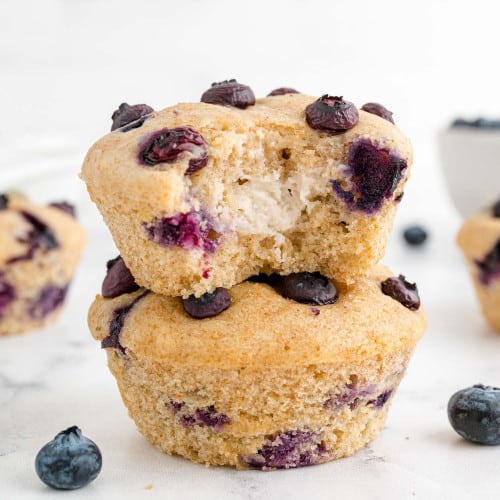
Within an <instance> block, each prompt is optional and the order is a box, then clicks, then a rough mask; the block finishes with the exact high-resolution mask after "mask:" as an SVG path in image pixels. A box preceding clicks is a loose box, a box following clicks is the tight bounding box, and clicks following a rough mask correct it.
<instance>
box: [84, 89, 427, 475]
mask: <svg viewBox="0 0 500 500" xmlns="http://www.w3.org/2000/svg"><path fill="white" fill-rule="evenodd" d="M201 101H202V102H200V103H190V104H187V103H183V104H178V105H176V106H174V107H170V108H166V109H164V110H162V111H159V112H155V111H153V110H152V108H150V107H149V106H146V105H135V106H128V105H126V104H122V105H121V106H120V108H119V109H118V110H117V111H116V112H115V113H114V115H113V128H112V130H113V132H112V133H111V134H108V135H107V136H105V137H104V138H102V139H101V140H99V141H98V142H97V143H96V144H95V145H94V146H93V147H92V148H91V150H90V151H89V153H88V154H87V157H86V160H85V163H84V165H83V168H82V178H83V179H84V180H85V182H86V183H87V188H88V190H89V193H90V196H91V197H92V199H93V201H94V202H95V203H96V204H97V206H98V208H99V210H100V211H101V213H102V215H103V217H104V220H105V222H106V223H107V225H108V226H109V228H110V230H111V233H112V235H113V238H114V240H115V243H116V245H117V247H118V248H119V250H120V254H121V256H120V257H118V258H116V259H114V260H112V261H110V262H109V263H108V273H107V275H106V278H105V280H104V282H103V287H102V295H100V296H97V298H96V300H95V301H94V303H93V304H92V306H91V308H90V311H89V326H90V329H91V331H92V334H93V336H94V337H95V338H96V339H97V340H100V341H101V344H102V346H103V347H105V348H106V349H107V353H108V361H109V366H110V369H111V371H112V372H113V374H114V375H115V377H116V379H117V381H118V386H119V388H120V392H121V394H122V397H123V400H124V402H125V404H126V406H127V408H128V410H129V413H130V415H131V417H132V418H133V419H134V420H135V422H136V424H137V426H138V428H139V430H140V431H141V432H142V433H143V434H144V435H145V436H146V437H147V438H148V439H149V440H150V441H151V442H152V443H153V444H155V445H156V446H158V447H159V448H160V449H162V450H163V451H165V452H167V453H174V454H179V455H182V456H185V457H187V458H189V459H191V460H193V461H196V462H201V463H205V464H209V465H232V466H236V467H238V468H257V469H262V470H270V469H279V468H291V467H298V466H303V465H312V464H316V463H322V462H326V461H329V460H332V459H335V458H339V457H342V456H347V455H350V454H352V453H353V452H355V451H356V450H357V449H359V448H360V447H362V446H364V445H365V444H366V443H367V442H369V441H370V440H372V439H373V438H374V437H375V436H376V435H377V433H378V432H379V431H380V430H381V428H382V427H383V424H384V420H385V416H386V413H387V409H388V406H389V402H390V400H391V398H392V396H393V394H394V391H395V389H396V387H397V385H398V383H399V381H400V380H401V378H402V376H403V374H404V371H405V368H406V365H407V363H408V361H409V358H410V356H411V354H412V351H413V349H414V347H415V344H416V342H417V341H418V339H419V338H420V337H421V335H422V334H423V332H424V329H425V317H424V314H423V312H422V311H421V310H420V308H419V306H420V300H419V298H418V292H417V290H416V287H415V285H413V284H411V283H409V282H407V281H406V279H405V278H404V277H403V276H399V277H394V276H392V273H391V272H390V271H389V270H388V269H387V268H385V267H383V266H380V265H378V264H377V263H378V261H379V260H380V259H381V257H382V256H383V254H384V251H385V244H386V238H387V235H388V233H389V232H390V230H391V226H392V220H393V217H394V213H395V211H396V208H397V203H398V202H399V201H400V200H401V198H402V195H403V187H404V184H405V182H406V180H407V178H408V175H409V169H410V165H411V161H412V151H411V145H410V143H409V141H408V139H407V138H406V137H405V136H404V135H403V134H402V133H401V132H400V131H399V130H398V129H397V128H396V127H395V126H394V124H393V123H392V117H391V114H390V112H388V111H387V110H386V109H385V108H383V107H382V106H380V105H375V104H368V105H365V106H363V108H362V109H361V110H358V109H356V107H355V106H354V105H353V104H352V103H350V102H348V101H345V100H343V99H342V98H341V97H331V96H328V95H325V96H323V97H321V98H319V99H314V98H312V97H308V96H306V95H303V94H300V93H298V92H296V91H294V90H293V89H277V90H276V91H273V92H272V93H271V94H270V95H269V96H268V97H267V98H264V99H259V100H257V101H256V100H255V97H254V95H253V92H252V91H251V89H250V88H249V87H247V86H245V85H241V84H239V83H237V82H236V81H234V80H230V81H225V82H221V83H219V84H214V85H213V86H212V87H211V88H210V89H209V90H207V91H206V92H205V93H204V94H203V96H202V99H201ZM365 110H366V111H365Z"/></svg>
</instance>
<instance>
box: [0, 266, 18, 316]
mask: <svg viewBox="0 0 500 500" xmlns="http://www.w3.org/2000/svg"><path fill="white" fill-rule="evenodd" d="M16 298H17V294H16V290H15V288H14V286H13V285H11V284H10V283H9V282H8V281H7V280H6V278H5V276H4V273H3V271H0V319H2V317H3V315H4V314H5V311H6V309H7V308H8V307H9V305H10V304H11V303H12V302H14V300H16Z"/></svg>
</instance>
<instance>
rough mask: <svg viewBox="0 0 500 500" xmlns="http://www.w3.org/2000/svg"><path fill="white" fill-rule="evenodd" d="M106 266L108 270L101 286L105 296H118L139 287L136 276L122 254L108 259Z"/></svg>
mask: <svg viewBox="0 0 500 500" xmlns="http://www.w3.org/2000/svg"><path fill="white" fill-rule="evenodd" d="M106 267H107V270H108V272H107V273H106V277H105V278H104V281H103V282H102V287H101V293H102V296H103V297H106V298H113V297H118V296H119V295H122V294H124V293H131V292H135V291H136V290H138V289H139V285H138V284H137V283H136V282H135V278H134V277H133V276H132V273H131V272H130V270H129V268H128V267H127V266H126V264H125V262H124V261H123V259H122V258H121V256H118V257H116V258H115V259H112V260H110V261H108V263H107V264H106Z"/></svg>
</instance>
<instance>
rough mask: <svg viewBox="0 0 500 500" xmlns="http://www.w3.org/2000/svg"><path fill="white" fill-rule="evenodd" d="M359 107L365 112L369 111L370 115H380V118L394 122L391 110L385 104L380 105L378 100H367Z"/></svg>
mask: <svg viewBox="0 0 500 500" xmlns="http://www.w3.org/2000/svg"><path fill="white" fill-rule="evenodd" d="M361 109H362V110H363V111H366V112H367V113H371V114H372V115H377V116H380V118H383V119H384V120H387V121H388V122H391V123H394V119H393V118H392V114H393V113H392V111H389V110H388V109H387V108H386V107H385V106H382V104H379V103H378V102H367V103H366V104H363V106H361Z"/></svg>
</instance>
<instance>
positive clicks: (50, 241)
mask: <svg viewBox="0 0 500 500" xmlns="http://www.w3.org/2000/svg"><path fill="white" fill-rule="evenodd" d="M20 214H21V216H22V217H23V219H24V220H25V221H26V222H28V223H29V224H30V225H31V229H30V230H29V231H28V233H27V234H26V235H25V236H22V237H19V238H18V241H19V242H20V243H23V244H26V245H27V246H28V250H27V252H26V253H25V254H22V255H18V256H16V257H13V258H11V259H9V260H8V261H7V264H13V263H14V262H18V261H21V260H30V259H32V258H33V257H34V256H35V253H36V252H37V251H38V250H40V251H42V252H48V251H49V250H52V249H54V248H58V247H59V242H58V241H57V238H56V236H55V234H54V233H53V231H52V230H51V229H50V228H49V227H48V226H47V224H45V222H43V221H42V220H40V219H39V218H38V217H35V216H34V215H33V214H30V213H29V212H26V211H24V210H22V211H21V212H20Z"/></svg>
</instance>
